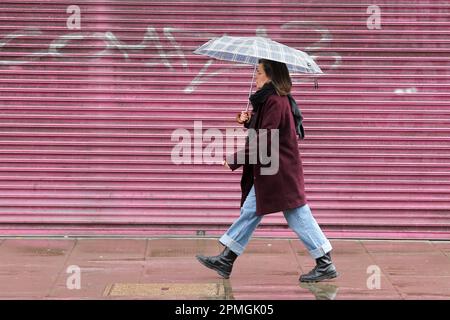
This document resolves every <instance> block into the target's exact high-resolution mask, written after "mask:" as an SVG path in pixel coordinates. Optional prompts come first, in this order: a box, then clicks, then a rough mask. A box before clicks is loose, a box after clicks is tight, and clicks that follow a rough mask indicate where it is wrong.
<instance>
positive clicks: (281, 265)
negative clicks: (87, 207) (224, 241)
mask: <svg viewBox="0 0 450 320" xmlns="http://www.w3.org/2000/svg"><path fill="white" fill-rule="evenodd" d="M331 242H332V245H333V247H334V250H333V253H332V257H333V260H334V262H335V264H336V267H337V269H338V271H339V273H340V276H339V277H338V278H336V279H333V280H329V281H325V282H320V283H315V284H300V283H299V282H298V277H299V275H300V274H301V273H304V272H308V271H309V270H310V269H311V268H312V267H313V266H314V261H313V260H312V258H311V257H310V256H309V255H308V253H307V251H306V250H305V248H304V247H303V245H302V244H301V243H300V242H299V241H298V240H289V239H272V238H254V239H253V240H252V241H251V242H250V244H249V246H248V248H247V250H246V252H245V253H244V254H243V255H242V256H240V257H239V258H238V259H237V260H236V263H235V266H234V270H233V273H232V275H231V277H230V279H227V280H224V279H222V278H220V277H219V276H218V275H217V274H216V273H215V272H214V271H212V270H209V269H207V268H205V267H203V266H202V265H200V264H199V262H198V261H197V260H196V258H195V255H196V254H206V255H215V254H217V253H219V252H220V251H221V249H222V246H221V245H220V244H219V243H218V241H217V239H211V238H149V239H129V238H127V239H125V238H78V239H73V238H6V239H5V238H3V239H0V299H168V300H172V299H189V300H191V299H194V300H195V299H202V300H204V299H230V300H233V299H236V300H242V299H255V300H262V299H264V300H266V299H267V300H281V299H282V300H291V299H295V300H312V299H324V300H326V299H337V300H338V299H345V300H348V299H433V300H434V299H446V300H448V299H450V241H384V240H333V239H331Z"/></svg>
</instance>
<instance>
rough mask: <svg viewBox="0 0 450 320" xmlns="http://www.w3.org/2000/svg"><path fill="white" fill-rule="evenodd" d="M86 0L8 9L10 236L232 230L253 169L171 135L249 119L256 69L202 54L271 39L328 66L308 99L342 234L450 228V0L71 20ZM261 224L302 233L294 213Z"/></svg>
mask: <svg viewBox="0 0 450 320" xmlns="http://www.w3.org/2000/svg"><path fill="white" fill-rule="evenodd" d="M73 4H74V3H73V2H72V1H38V2H36V1H19V0H16V1H10V0H6V1H2V2H1V4H0V22H1V23H0V116H1V119H0V160H1V162H0V234H1V235H23V234H34V235H38V234H45V235H47V234H52V235H61V234H69V235H89V234H117V235H119V234H127V235H158V234H173V235H195V234H204V233H206V235H218V234H220V233H221V232H223V231H224V230H225V229H226V228H227V227H228V225H229V224H230V223H231V222H232V221H233V220H234V219H235V218H236V217H237V216H238V214H239V197H240V190H239V180H240V171H239V172H235V173H231V172H229V171H228V170H226V169H225V168H222V167H221V166H218V165H206V164H191V165H175V164H173V162H172V161H171V157H170V155H171V151H172V150H173V147H174V146H175V145H176V142H174V141H171V135H172V133H173V132H174V130H176V129H179V128H185V129H187V130H189V131H190V132H191V133H193V125H194V121H202V125H203V131H205V130H207V129H209V128H218V129H220V130H221V131H222V132H225V129H226V128H237V125H236V123H235V122H234V116H235V114H236V113H237V112H238V111H240V110H242V109H243V108H244V107H245V104H246V101H247V94H248V88H249V82H250V79H251V72H252V68H251V67H242V66H236V65H233V64H230V63H221V62H217V61H208V59H207V58H205V57H201V56H195V55H193V54H192V53H191V52H192V51H193V50H194V49H195V48H196V47H197V46H199V45H200V44H202V43H204V42H205V41H207V40H208V39H210V38H211V37H214V36H221V35H223V34H229V35H242V36H250V35H255V34H257V35H262V36H268V37H271V38H273V39H274V40H277V41H280V42H283V43H286V44H287V45H290V46H294V47H297V48H299V49H302V50H306V51H307V52H309V53H310V54H312V55H314V56H316V60H317V61H318V63H319V64H320V66H321V67H322V69H323V70H324V72H325V73H326V75H325V76H323V77H321V78H320V79H319V90H314V89H313V81H312V80H311V79H307V80H306V81H305V78H303V77H299V76H294V77H293V78H294V81H295V86H294V90H293V93H294V95H295V96H296V98H297V100H298V103H299V105H300V107H301V109H302V111H303V114H304V116H305V118H306V120H305V128H306V134H307V139H306V140H304V141H301V142H300V143H299V150H300V153H301V156H302V159H303V163H304V169H305V179H306V183H307V193H308V198H309V202H310V206H311V207H312V209H313V213H314V215H315V216H316V218H317V220H318V221H319V223H320V224H321V225H322V226H323V228H324V230H325V232H326V233H327V235H329V236H332V237H342V238H350V237H364V238H428V239H438V238H441V239H448V238H449V235H450V228H449V227H450V170H449V169H450V165H449V163H450V162H449V161H450V138H449V136H450V135H449V133H450V120H449V119H450V99H449V93H448V90H447V88H448V85H449V84H450V81H449V80H450V72H449V70H450V60H449V59H448V56H449V53H450V45H449V40H448V36H449V31H448V27H449V26H450V20H449V15H450V6H449V4H448V1H443V0H442V1H439V0H438V1H425V0H422V1H421V0H417V1H387V0H383V1H377V4H378V6H379V8H380V9H381V28H380V29H376V28H375V29H370V28H368V26H367V23H368V20H369V22H370V23H372V22H373V21H374V20H373V19H370V16H371V15H372V14H373V13H370V12H372V11H370V10H369V13H367V12H368V6H369V5H368V4H361V1H353V0H351V1H346V4H339V3H338V2H337V1H334V0H324V1H321V2H320V4H319V3H318V2H317V1H302V2H301V3H298V2H292V1H281V0H278V1H258V2H257V3H255V2H254V1H239V2H236V1H177V2H163V1H161V2H156V1H120V2H118V1H77V3H76V5H78V6H79V8H80V11H81V29H76V28H75V29H70V28H73V26H74V25H75V24H74V21H75V22H76V20H71V19H69V17H71V16H73V15H74V13H73V11H69V13H67V9H68V8H69V7H70V6H71V5H73ZM375 10H376V8H375ZM375 12H376V11H375ZM68 19H69V21H68ZM204 145H206V144H204ZM257 234H259V235H272V236H293V233H292V232H291V231H290V230H289V229H287V226H286V222H285V221H284V218H283V217H282V214H276V215H271V216H267V217H265V218H264V220H263V223H262V225H261V226H260V229H259V230H258V232H257Z"/></svg>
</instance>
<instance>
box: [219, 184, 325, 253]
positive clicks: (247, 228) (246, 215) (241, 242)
mask: <svg viewBox="0 0 450 320" xmlns="http://www.w3.org/2000/svg"><path fill="white" fill-rule="evenodd" d="M283 214H284V217H285V218H286V220H287V222H288V225H289V227H290V228H291V229H292V230H293V231H294V232H295V233H296V234H297V236H298V237H299V238H300V240H301V241H302V242H303V244H304V245H305V247H306V249H308V252H309V254H310V255H311V256H312V257H313V258H314V259H317V258H320V257H322V256H323V255H324V254H326V253H328V252H330V251H331V249H332V247H331V243H330V241H328V239H327V238H326V237H325V235H324V234H323V232H322V230H321V229H320V227H319V225H318V224H317V221H316V220H315V219H314V217H313V216H312V213H311V209H310V208H309V206H308V205H307V204H306V205H304V206H301V207H298V208H294V209H287V210H284V211H283ZM261 219H262V216H257V215H256V196H255V186H254V185H253V186H252V189H251V190H250V192H249V194H248V196H247V198H246V199H245V202H244V204H243V205H242V207H241V215H240V217H239V218H238V219H237V220H236V221H235V222H234V223H233V224H232V225H231V227H230V228H229V229H228V231H227V232H225V234H224V235H223V236H222V237H221V238H220V239H219V241H220V242H221V243H222V244H223V245H224V246H227V247H228V248H230V250H231V251H233V252H234V253H236V254H237V255H240V254H242V253H243V252H244V250H245V247H246V246H247V244H248V242H249V241H250V238H251V236H252V234H253V231H255V229H256V227H258V225H259V223H260V222H261Z"/></svg>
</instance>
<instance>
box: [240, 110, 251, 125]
mask: <svg viewBox="0 0 450 320" xmlns="http://www.w3.org/2000/svg"><path fill="white" fill-rule="evenodd" d="M251 117H252V113H251V112H250V111H242V112H241V113H240V114H239V113H238V115H237V117H236V120H237V122H238V123H239V124H243V123H244V122H247V121H249V120H250V118H251Z"/></svg>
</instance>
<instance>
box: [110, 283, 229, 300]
mask: <svg viewBox="0 0 450 320" xmlns="http://www.w3.org/2000/svg"><path fill="white" fill-rule="evenodd" d="M104 295H105V296H115V297H118V296H119V297H120V296H122V297H125V296H127V297H130V296H131V297H133V296H139V297H155V298H164V297H166V298H167V297H177V296H183V297H186V296H189V297H201V298H216V299H224V298H226V294H225V288H224V284H223V283H114V284H112V285H110V286H108V287H107V288H106V289H105V293H104Z"/></svg>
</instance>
